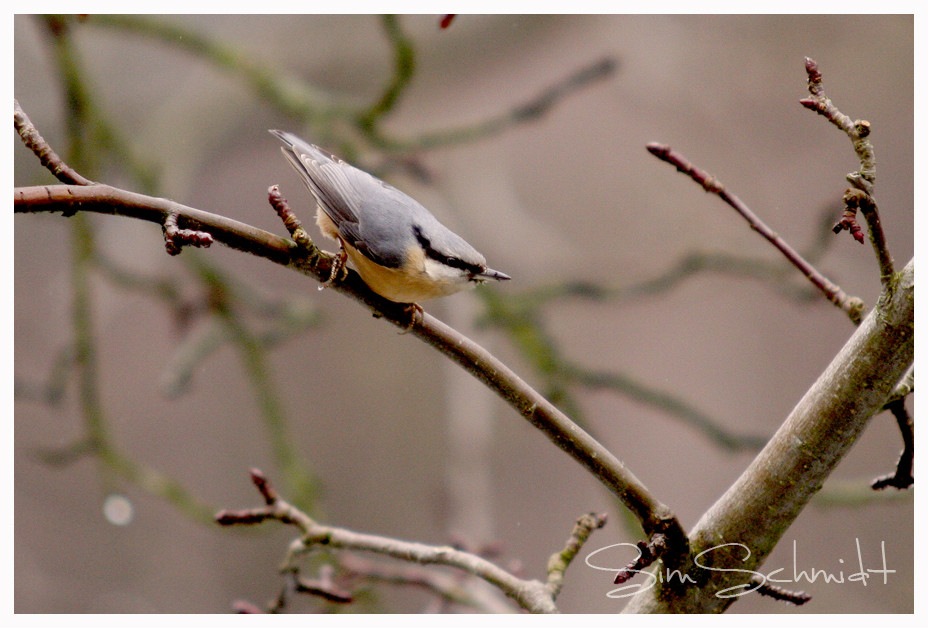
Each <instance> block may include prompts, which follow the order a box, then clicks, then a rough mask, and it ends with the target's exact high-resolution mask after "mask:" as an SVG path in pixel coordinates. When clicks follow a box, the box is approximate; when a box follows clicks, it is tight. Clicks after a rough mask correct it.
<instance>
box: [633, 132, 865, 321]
mask: <svg viewBox="0 0 928 628" xmlns="http://www.w3.org/2000/svg"><path fill="white" fill-rule="evenodd" d="M647 148H648V151H649V152H650V153H651V154H652V155H654V156H655V157H657V158H658V159H660V160H661V161H666V162H667V163H669V164H671V165H672V166H674V167H676V169H677V170H678V171H679V172H682V173H683V174H685V175H687V176H688V177H690V178H691V179H692V180H693V181H695V182H696V183H698V184H699V185H701V186H702V188H703V189H704V190H705V191H706V192H709V193H711V194H715V195H716V196H718V197H719V198H721V199H722V200H723V201H725V203H727V204H728V205H729V206H730V207H732V208H733V209H734V210H735V211H736V212H738V213H739V214H740V215H741V217H742V218H744V219H745V220H746V221H747V223H748V225H749V226H750V227H751V229H753V230H754V231H756V232H757V233H759V234H760V235H761V236H763V237H764V238H765V239H766V240H767V241H768V242H770V243H771V244H772V245H773V246H774V247H775V248H776V249H777V250H778V251H780V252H781V253H782V254H783V255H784V256H785V257H786V259H787V260H789V261H790V263H791V264H793V266H795V267H796V268H798V269H799V271H800V272H801V273H802V274H803V275H805V276H806V278H808V279H809V281H811V282H812V285H814V286H815V287H816V288H818V289H819V290H820V291H821V292H822V294H824V295H825V297H826V298H827V299H828V300H829V301H831V302H832V303H834V304H835V305H836V306H837V307H838V308H840V309H841V310H843V311H844V313H845V314H847V315H848V317H849V318H850V319H851V320H852V321H853V322H854V324H855V325H856V324H860V320H861V317H862V314H863V308H864V304H863V301H861V300H860V299H859V298H857V297H851V296H848V295H847V294H846V293H845V292H844V290H842V289H841V288H840V287H839V286H837V285H836V284H835V283H833V282H832V281H831V280H830V279H828V278H827V277H825V275H823V274H822V273H821V272H820V271H819V270H818V269H817V268H815V266H813V265H812V264H810V263H809V262H808V261H806V260H805V258H803V257H802V255H800V254H799V253H798V252H797V251H796V250H795V249H794V248H793V247H792V246H790V245H789V243H787V242H786V240H784V239H783V238H782V237H780V235H779V234H778V233H777V232H775V231H774V230H773V229H771V228H770V227H768V226H767V225H766V223H764V221H762V220H761V219H760V218H759V217H758V216H757V215H756V214H755V213H754V212H753V211H751V209H750V208H749V207H748V206H747V205H745V204H744V203H743V202H742V201H741V199H740V198H738V197H737V196H735V195H734V194H732V193H731V192H729V191H728V190H726V189H725V186H723V185H722V183H721V182H720V181H719V180H718V179H716V178H715V177H713V176H712V175H710V174H709V173H708V172H706V171H705V170H701V169H699V168H697V167H696V166H694V165H693V164H691V163H690V162H689V161H688V160H687V159H686V157H684V156H683V155H681V154H680V153H678V152H676V151H674V150H673V149H672V148H670V147H669V146H666V145H664V144H658V143H654V142H652V143H650V144H648V146H647Z"/></svg>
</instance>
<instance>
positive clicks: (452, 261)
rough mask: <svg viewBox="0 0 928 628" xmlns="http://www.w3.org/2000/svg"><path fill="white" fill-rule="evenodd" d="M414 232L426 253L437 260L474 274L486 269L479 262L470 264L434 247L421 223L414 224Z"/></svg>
mask: <svg viewBox="0 0 928 628" xmlns="http://www.w3.org/2000/svg"><path fill="white" fill-rule="evenodd" d="M412 232H413V233H414V234H415V236H416V240H418V241H419V245H420V246H421V247H422V249H423V250H424V251H425V254H426V255H427V256H428V257H431V258H432V259H433V260H435V261H436V262H441V263H442V264H445V265H446V266H451V267H452V268H459V269H461V270H463V271H466V272H469V273H471V274H472V275H479V274H480V273H482V272H483V271H484V268H483V266H479V265H477V264H468V263H467V262H465V261H464V260H462V259H460V258H457V257H451V256H449V255H443V254H442V253H440V252H439V251H436V250H435V249H433V248H432V242H431V241H430V240H429V239H428V238H427V237H425V235H424V234H423V233H422V229H421V228H420V227H419V225H416V226H414V227H413V228H412Z"/></svg>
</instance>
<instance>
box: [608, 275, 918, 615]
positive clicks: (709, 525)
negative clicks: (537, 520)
mask: <svg viewBox="0 0 928 628" xmlns="http://www.w3.org/2000/svg"><path fill="white" fill-rule="evenodd" d="M914 287H915V263H914V261H910V262H909V263H908V264H907V265H906V267H905V268H904V269H903V270H902V271H901V272H900V274H899V276H898V279H897V281H896V282H895V283H894V284H893V290H892V291H891V292H890V293H888V294H885V295H884V296H883V298H881V299H880V300H879V302H878V303H877V305H876V307H874V308H873V310H871V311H870V313H868V314H867V316H866V317H865V318H864V320H863V322H862V323H861V324H860V326H859V327H858V328H857V330H856V331H855V332H854V334H853V335H852V336H851V338H850V339H849V340H848V341H847V343H846V344H845V345H844V347H843V348H842V349H841V351H840V352H839V353H838V355H837V356H835V358H834V360H833V361H832V362H831V364H830V365H829V366H828V368H826V369H825V371H824V373H822V375H821V376H820V377H819V379H818V381H816V382H815V384H813V385H812V387H811V388H810V389H809V390H808V391H807V392H806V394H805V395H804V396H803V398H802V399H801V400H800V401H799V403H798V404H797V405H796V407H795V408H794V409H793V411H792V412H791V413H790V415H789V417H787V419H786V421H785V422H784V423H783V425H782V426H781V427H780V429H779V430H777V433H776V434H775V435H774V436H773V438H772V439H771V440H770V442H769V443H768V444H767V446H766V447H764V449H763V450H762V451H761V452H760V454H758V456H757V457H756V458H755V459H754V461H753V462H752V463H751V465H750V466H749V467H748V468H747V469H746V470H745V471H744V473H743V474H742V475H741V477H740V478H738V480H737V481H736V482H735V483H734V484H733V485H732V486H731V487H729V489H728V490H727V491H726V492H725V494H724V495H723V496H722V497H721V498H719V500H718V501H717V502H716V503H715V504H714V505H713V506H712V507H711V508H710V509H709V510H708V511H707V512H706V513H705V514H704V515H703V516H702V518H701V519H700V520H699V521H698V522H697V523H696V525H695V526H694V528H693V530H692V531H691V532H690V543H691V546H692V552H693V554H694V555H696V554H698V553H699V552H703V551H705V550H707V549H712V548H714V547H716V546H717V544H718V542H719V539H725V542H727V543H734V542H737V543H741V544H743V546H744V547H747V548H749V551H750V556H748V557H747V559H744V558H745V557H744V556H737V557H735V556H732V557H731V559H730V560H728V561H727V562H726V561H725V559H722V558H720V559H719V561H718V562H717V563H716V564H714V565H713V575H715V576H716V577H714V578H713V579H711V580H710V581H709V582H708V583H707V584H706V585H705V586H701V587H698V588H697V587H689V588H683V589H682V590H678V591H675V592H674V593H675V595H666V596H664V595H661V589H662V588H663V586H664V585H663V584H660V583H659V584H658V586H657V587H655V590H652V591H649V592H643V593H641V594H639V595H637V596H636V597H634V598H633V599H632V601H631V602H630V603H629V605H628V607H626V609H625V610H624V612H647V611H651V612H656V611H664V612H718V611H722V610H724V609H725V608H727V607H728V605H729V604H731V603H732V601H733V600H734V598H730V597H729V598H721V597H719V596H716V595H715V593H716V592H719V591H722V590H724V589H726V588H729V587H732V586H741V585H743V584H744V583H745V582H747V576H748V575H750V571H751V570H756V568H757V567H758V566H760V565H761V564H763V562H764V560H765V559H766V558H767V556H768V555H769V553H770V552H771V551H772V550H773V548H774V546H775V545H776V544H777V542H778V541H779V540H780V538H781V536H782V535H783V533H784V532H786V529H787V528H788V527H789V526H790V525H791V524H792V523H793V521H794V520H795V519H796V517H797V516H798V515H799V513H800V512H801V511H802V509H803V508H804V507H805V505H806V504H807V503H808V502H809V500H810V499H811V498H812V497H813V496H814V495H815V494H816V492H818V490H819V489H820V488H821V486H822V484H823V483H824V482H825V479H826V478H827V477H828V476H829V475H830V474H831V472H832V471H833V470H834V468H835V467H836V466H837V465H838V463H839V462H841V460H842V458H843V457H844V455H845V454H846V453H847V452H848V451H849V450H850V449H851V447H852V446H853V445H854V443H855V442H856V441H857V438H858V437H859V435H860V434H861V432H862V431H863V429H864V428H865V427H866V425H867V423H868V422H869V420H870V418H871V417H872V416H873V415H874V414H875V413H877V412H879V411H880V410H881V409H882V408H883V405H884V403H885V402H886V399H887V397H888V396H889V395H890V394H891V393H892V391H893V389H894V387H895V386H896V385H897V383H898V382H899V380H900V379H901V378H902V377H903V375H904V374H905V373H906V371H907V370H908V368H909V366H910V365H911V364H912V361H913V358H914V309H915V308H914V303H913V301H914V299H913V295H914ZM836 435H840V438H836ZM742 559H744V560H742ZM726 567H731V568H732V569H725V568H726Z"/></svg>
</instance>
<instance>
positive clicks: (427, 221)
mask: <svg viewBox="0 0 928 628" xmlns="http://www.w3.org/2000/svg"><path fill="white" fill-rule="evenodd" d="M270 132H271V133H272V134H273V135H275V136H276V137H277V138H278V139H280V140H281V142H283V144H284V145H283V146H281V151H282V152H283V154H284V156H285V157H286V158H287V160H288V161H289V162H290V165H292V166H293V168H294V169H295V170H296V172H297V174H298V175H299V177H300V179H301V180H302V181H303V183H304V184H305V185H306V187H307V188H308V189H309V191H310V193H311V194H312V195H313V197H314V198H315V200H316V206H317V208H316V224H317V225H318V226H319V229H320V231H321V232H322V234H323V235H324V236H326V237H327V238H330V239H332V240H334V241H336V242H338V244H339V255H338V258H337V260H336V263H335V265H333V268H332V274H331V275H330V278H329V281H328V282H326V284H328V283H331V282H332V281H333V280H334V279H335V278H336V277H337V275H338V273H339V272H341V271H342V269H343V268H344V265H345V262H346V261H350V262H351V264H352V266H353V267H354V268H355V270H357V272H358V274H359V275H360V276H361V279H362V280H364V283H366V284H367V286H368V287H369V288H370V289H371V290H373V291H374V292H375V293H377V294H379V295H380V296H382V297H383V298H385V299H387V300H389V301H393V302H396V303H406V304H413V305H416V306H417V307H418V308H419V311H420V312H421V306H418V304H419V303H420V302H422V301H427V300H430V299H437V298H440V297H445V296H448V295H451V294H454V293H456V292H459V291H461V290H464V289H467V288H472V287H474V286H476V285H478V284H481V283H484V282H486V281H490V280H494V281H506V280H509V279H510V277H509V275H507V274H505V273H502V272H500V271H498V270H493V269H492V268H489V267H487V262H486V258H485V257H484V256H483V255H482V254H480V253H479V252H478V251H477V250H476V249H475V248H474V247H472V246H471V245H470V244H468V243H467V242H466V241H465V240H464V239H463V238H462V237H461V236H459V235H457V234H456V233H454V232H453V231H451V230H450V229H448V228H447V227H446V226H444V225H443V224H441V223H440V222H439V221H438V219H437V218H435V216H433V215H432V213H431V212H429V210H427V209H426V208H425V207H423V206H422V205H421V204H420V203H419V202H418V201H416V200H415V199H413V198H412V197H410V196H408V195H407V194H405V193H404V192H401V191H400V190H398V189H396V188H395V187H393V186H392V185H390V184H388V183H386V182H384V181H381V180H380V179H378V178H377V177H375V176H373V175H371V174H369V173H367V172H364V171H363V170H360V169H359V168H355V167H354V166H352V165H351V164H349V163H347V162H345V161H343V160H342V159H339V158H338V157H336V156H335V155H333V154H332V153H330V152H328V151H326V150H323V149H322V148H319V147H318V146H315V145H313V144H309V143H308V142H305V141H304V140H302V139H300V138H299V137H297V136H296V135H294V134H292V133H288V132H286V131H279V130H273V129H272V130H271V131H270Z"/></svg>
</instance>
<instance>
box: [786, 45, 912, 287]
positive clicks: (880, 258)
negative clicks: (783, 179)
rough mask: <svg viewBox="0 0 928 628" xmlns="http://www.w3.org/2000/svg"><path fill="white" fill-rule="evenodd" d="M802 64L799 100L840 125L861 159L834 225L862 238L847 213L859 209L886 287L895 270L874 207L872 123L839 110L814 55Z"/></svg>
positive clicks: (874, 177) (860, 240)
mask: <svg viewBox="0 0 928 628" xmlns="http://www.w3.org/2000/svg"><path fill="white" fill-rule="evenodd" d="M805 64H806V74H807V76H808V81H809V94H810V95H811V98H803V99H801V100H800V101H799V104H801V105H802V106H803V107H806V108H807V109H811V110H812V111H815V112H816V113H818V114H820V115H822V116H824V117H825V118H826V119H827V120H828V121H830V122H831V123H832V124H834V125H835V126H836V127H838V128H839V129H841V130H842V131H843V132H844V133H845V134H846V135H847V136H848V138H849V139H850V140H851V143H852V144H853V146H854V153H855V154H856V155H857V159H858V160H859V161H860V170H858V171H857V172H851V173H850V174H848V175H847V177H846V178H847V180H848V181H849V182H850V183H851V185H853V186H854V187H855V188H856V190H848V192H847V194H845V196H844V200H845V203H846V204H847V207H848V211H847V212H846V213H845V217H844V218H843V219H842V221H841V222H839V223H838V224H837V225H835V228H836V230H840V229H839V227H841V228H847V229H848V231H850V232H851V235H853V236H854V238H855V239H857V240H858V241H859V242H862V241H863V240H862V236H861V234H860V228H859V227H856V221H854V218H853V215H849V214H853V213H854V212H855V211H856V209H858V208H859V209H860V212H861V213H862V214H863V215H864V219H866V221H867V226H868V227H869V228H870V242H871V244H872V245H873V250H874V253H875V254H876V258H877V263H878V264H879V266H880V280H881V282H882V283H883V287H884V288H885V287H887V286H888V285H889V283H890V281H892V277H893V275H894V273H895V270H894V268H893V258H892V255H890V253H889V249H888V248H887V245H886V236H885V235H884V233H883V226H882V223H881V222H880V214H879V212H878V211H877V203H876V199H875V198H874V196H873V188H874V185H875V184H876V158H875V157H874V153H873V144H872V142H871V141H870V133H871V131H872V128H871V125H870V123H869V122H867V121H866V120H852V119H851V118H850V116H847V115H845V114H843V113H841V111H840V110H839V109H838V108H837V107H836V106H835V104H834V103H833V102H832V101H831V99H830V98H829V97H828V96H827V95H826V94H825V87H824V86H823V85H822V73H821V71H820V70H819V68H818V63H816V62H815V60H814V59H810V58H809V57H806V59H805ZM855 227H856V229H855ZM836 232H837V231H836Z"/></svg>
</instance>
